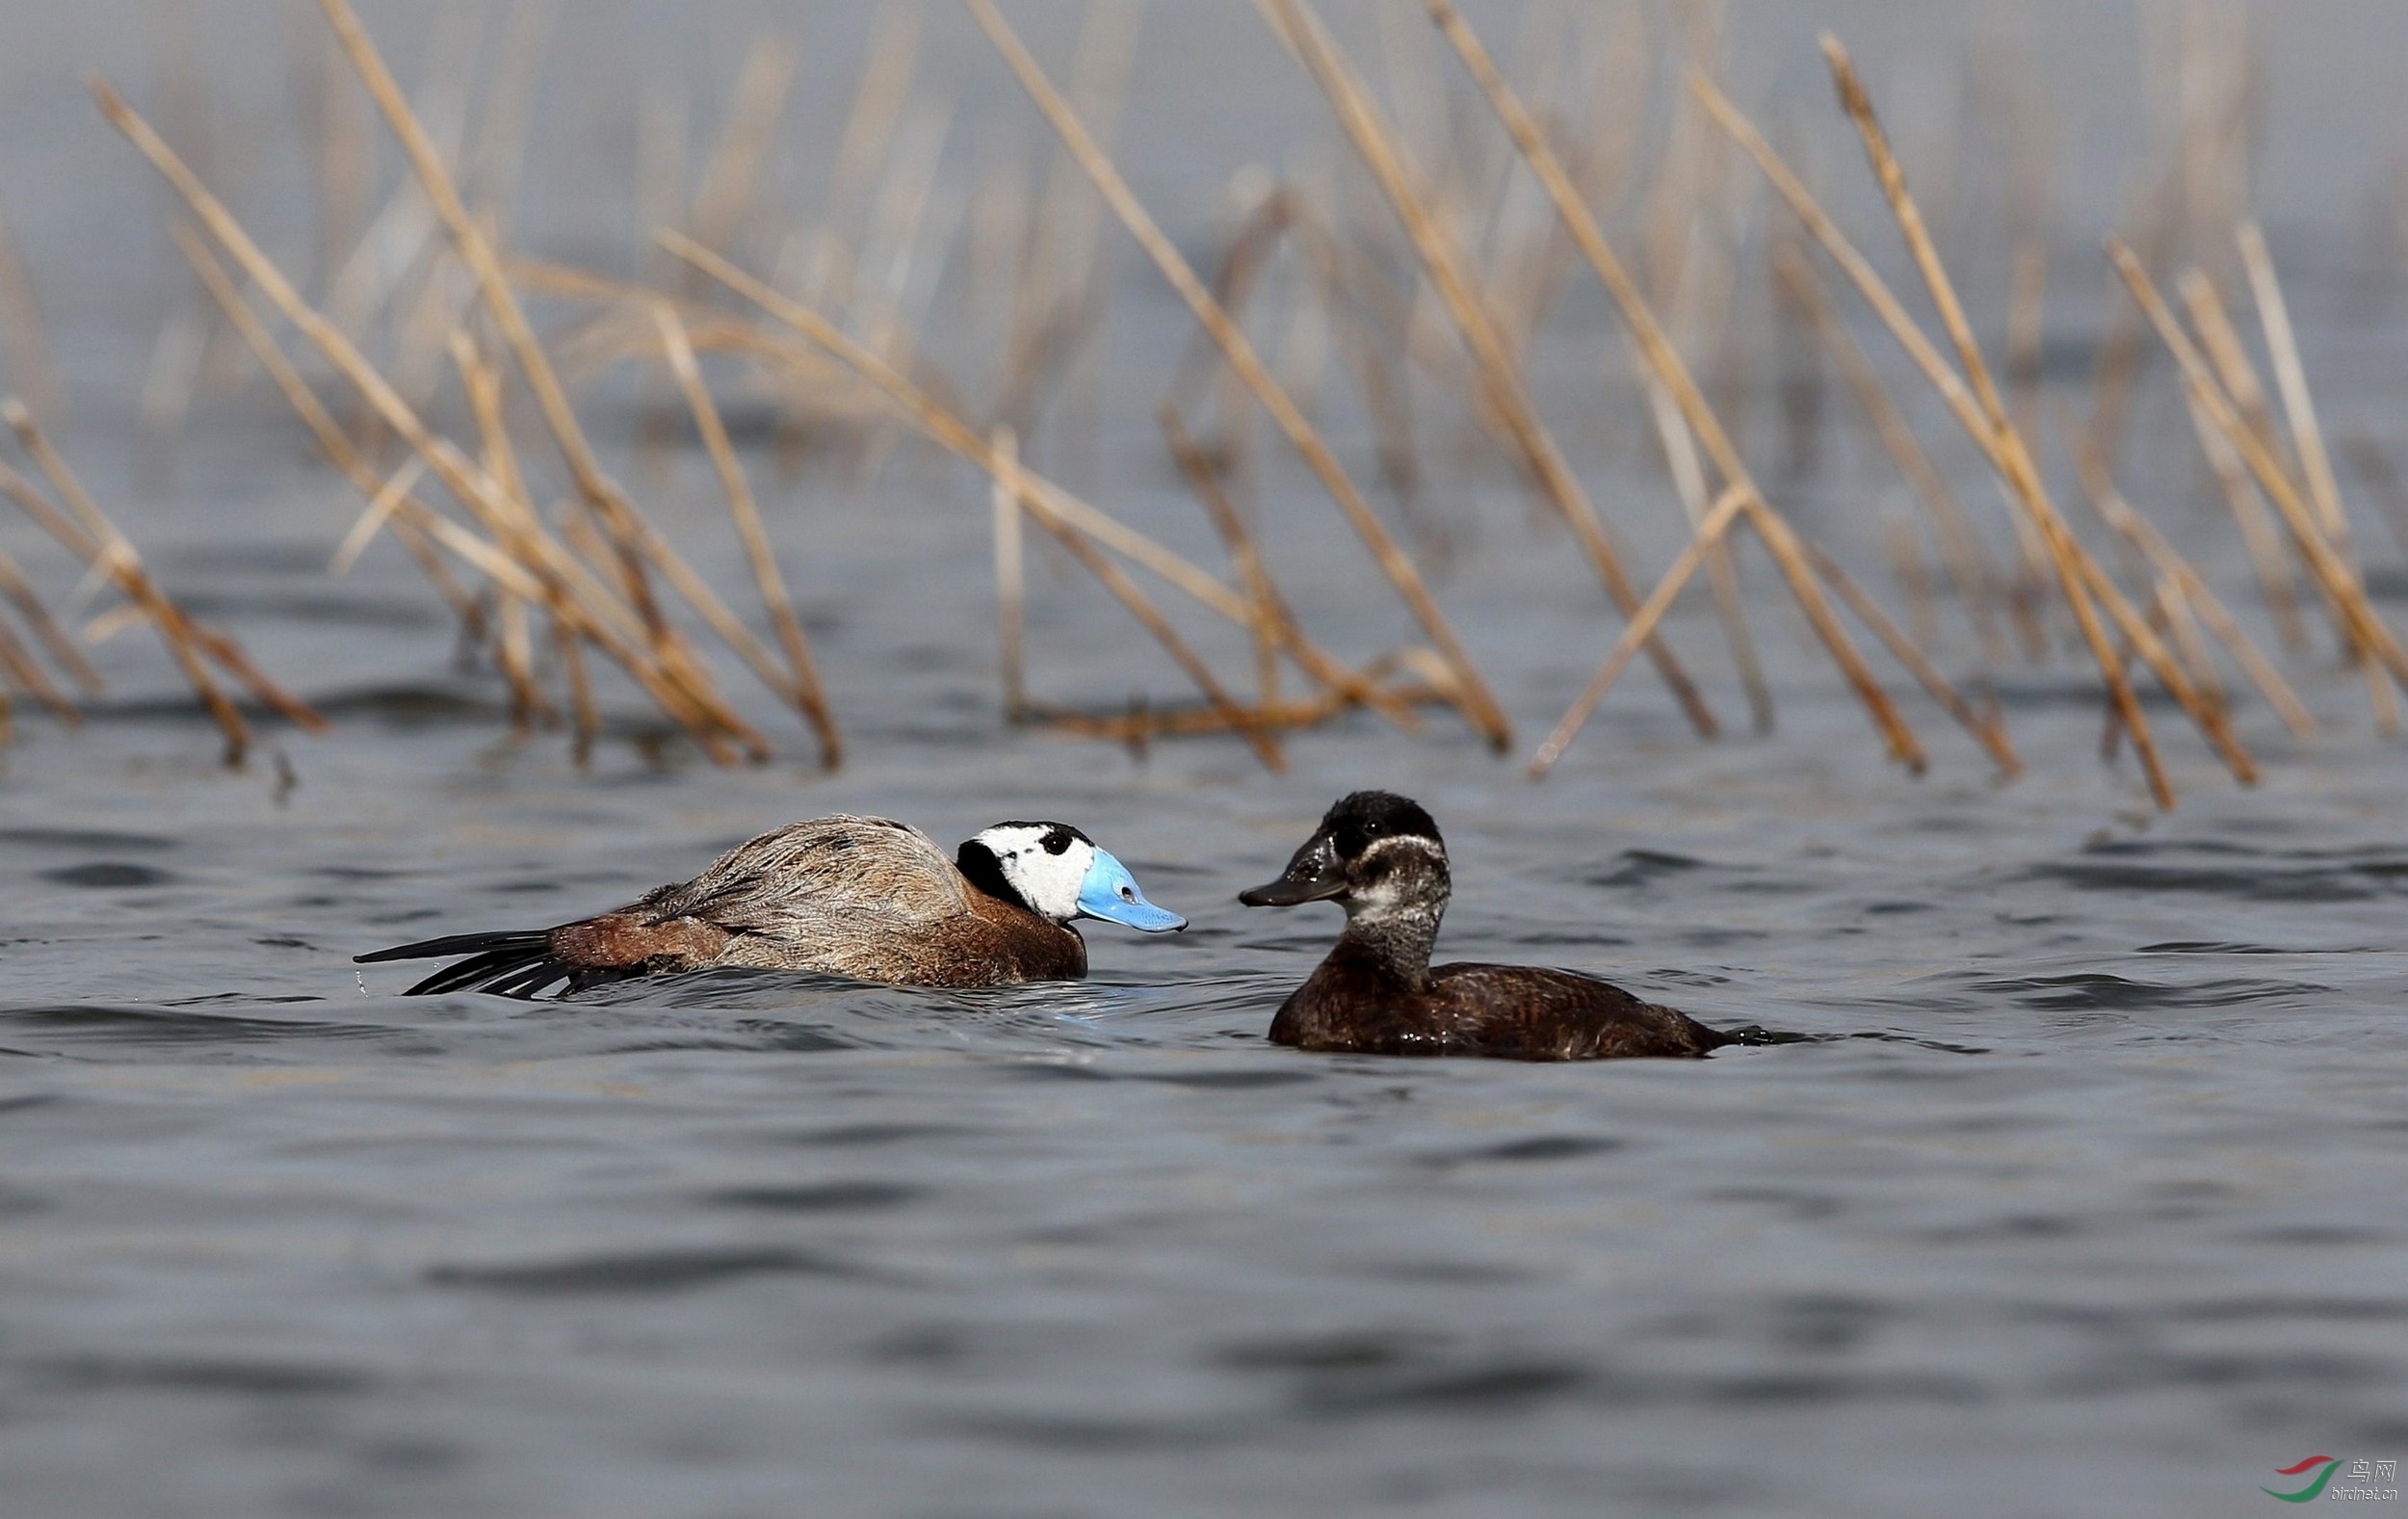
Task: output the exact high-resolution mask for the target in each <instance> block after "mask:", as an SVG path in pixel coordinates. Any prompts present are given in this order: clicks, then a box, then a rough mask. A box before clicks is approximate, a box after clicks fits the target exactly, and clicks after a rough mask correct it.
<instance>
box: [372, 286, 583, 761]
mask: <svg viewBox="0 0 2408 1519" xmlns="http://www.w3.org/2000/svg"><path fill="white" fill-rule="evenodd" d="M451 350H452V364H453V367H454V368H455V369H457V370H458V371H459V380H460V388H461V389H462V390H464V391H465V392H466V393H467V396H468V410H469V414H470V415H471V416H473V417H474V418H475V419H476V423H477V432H478V436H479V438H480V440H481V441H482V443H483V454H484V470H485V474H486V475H487V476H489V477H490V478H491V479H492V480H493V482H494V484H495V485H497V486H499V487H500V490H501V493H502V495H503V497H504V498H505V499H506V500H508V501H510V503H511V504H512V505H513V507H514V508H515V509H516V511H518V513H519V514H520V516H521V517H522V519H531V518H532V517H533V516H534V514H535V507H534V504H533V502H532V500H531V499H530V497H529V496H528V493H527V482H526V479H525V477H524V476H522V475H521V474H520V473H519V470H518V455H517V451H516V450H515V449H513V448H512V447H511V446H510V426H509V424H508V423H507V422H506V421H505V420H504V419H503V415H502V373H501V371H500V370H499V369H498V368H496V367H495V366H494V365H492V364H490V363H488V362H486V361H485V357H484V354H483V353H481V352H480V351H479V350H478V348H477V343H476V340H475V339H474V338H472V337H470V336H469V335H468V330H467V328H465V327H454V328H453V329H452V335H451ZM423 463H424V461H423V460H421V459H418V458H412V459H411V460H410V464H411V465H412V466H422V465H423ZM414 478H415V469H414V468H413V470H412V475H411V479H414ZM409 484H410V481H409V480H406V479H404V477H402V476H399V475H396V476H395V477H394V478H393V479H392V480H391V481H389V482H387V483H386V485H385V488H384V492H383V493H382V494H380V495H379V496H378V497H377V499H376V500H375V501H374V502H372V503H371V504H370V505H369V509H368V511H367V512H366V513H365V514H364V515H363V516H362V519H361V520H362V522H363V523H364V524H366V523H373V522H374V521H376V520H379V519H380V518H382V517H383V516H385V515H386V514H388V513H389V512H390V511H391V508H392V503H394V502H397V501H398V500H399V499H400V498H401V496H402V495H403V494H405V493H406V491H407V488H408V485H409ZM397 486H398V487H399V488H398V489H397V488H396V487H397ZM371 531H373V529H372V530H371ZM366 540H367V535H366V534H363V533H362V532H360V530H359V529H356V528H354V529H353V532H352V537H351V538H350V539H349V540H347V543H348V542H358V543H361V544H363V545H364V544H365V542H366ZM499 595H500V598H501V610H500V614H499V617H498V620H499V621H500V623H501V628H500V631H499V636H498V637H497V638H496V639H495V640H494V643H493V650H494V659H495V663H496V664H498V665H500V666H501V668H502V678H503V679H504V680H505V681H507V682H508V683H509V685H510V725H511V726H512V727H513V728H514V729H518V730H522V731H523V730H524V729H526V728H527V727H529V726H530V725H532V724H533V723H535V722H537V721H543V722H549V721H551V720H553V718H554V716H555V715H556V714H555V713H554V711H553V709H552V704H551V702H550V701H548V700H546V699H545V697H544V694H543V690H542V688H541V687H540V686H538V685H537V684H536V677H535V651H534V648H533V646H532V644H531V642H530V641H529V638H528V634H527V606H528V604H527V602H525V601H524V600H521V599H520V598H519V597H516V596H513V595H511V594H510V592H508V591H506V590H505V591H500V592H499Z"/></svg>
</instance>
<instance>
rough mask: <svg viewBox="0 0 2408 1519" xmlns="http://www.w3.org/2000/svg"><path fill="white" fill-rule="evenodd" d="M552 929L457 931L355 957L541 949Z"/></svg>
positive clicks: (368, 960)
mask: <svg viewBox="0 0 2408 1519" xmlns="http://www.w3.org/2000/svg"><path fill="white" fill-rule="evenodd" d="M551 936H552V930H549V929H506V930H502V931H500V932H494V931H491V930H487V931H486V932H484V933H454V934H448V935H446V936H445V937H443V938H440V939H420V940H419V941H418V942H417V943H415V944H396V945H395V946H393V947H392V948H391V949H389V950H371V951H369V952H368V953H367V954H365V955H354V956H352V959H353V961H354V962H356V963H358V964H361V965H373V964H375V963H376V962H377V961H379V960H432V959H441V958H443V957H445V956H453V955H482V954H484V952H486V951H487V950H539V949H542V948H543V947H544V946H545V945H546V944H548V943H549V942H550V941H551Z"/></svg>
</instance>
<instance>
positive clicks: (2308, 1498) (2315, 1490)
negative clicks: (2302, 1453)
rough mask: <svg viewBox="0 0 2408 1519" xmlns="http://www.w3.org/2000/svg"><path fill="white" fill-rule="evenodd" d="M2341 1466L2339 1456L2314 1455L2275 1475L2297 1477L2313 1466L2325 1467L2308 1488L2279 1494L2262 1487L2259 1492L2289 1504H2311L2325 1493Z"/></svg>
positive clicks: (2276, 1470) (2281, 1469) (2269, 1488)
mask: <svg viewBox="0 0 2408 1519" xmlns="http://www.w3.org/2000/svg"><path fill="white" fill-rule="evenodd" d="M2341 1464H2342V1458H2341V1457H2340V1456H2338V1455H2312V1456H2310V1457H2308V1458H2307V1459H2306V1460H2304V1461H2302V1462H2300V1463H2299V1464H2298V1465H2296V1466H2284V1467H2277V1468H2276V1469H2275V1473H2274V1475H2275V1476H2277V1477H2297V1476H2298V1475H2299V1474H2300V1473H2302V1472H2304V1471H2306V1470H2307V1469H2308V1468H2309V1467H2311V1466H2321V1467H2323V1468H2324V1470H2322V1471H2320V1472H2318V1473H2316V1480H2315V1481H2312V1482H2310V1483H2309V1484H2308V1485H2307V1486H2305V1487H2302V1488H2301V1489H2299V1491H2297V1492H2295V1493H2278V1492H2276V1491H2275V1490H2274V1489H2273V1488H2271V1487H2261V1488H2259V1489H2258V1491H2260V1492H2262V1493H2264V1494H2265V1495H2266V1496H2267V1497H2268V1498H2280V1499H2281V1500H2283V1502H2285V1503H2287V1504H2304V1503H2310V1502H2313V1501H2314V1500H2315V1499H2316V1498H2317V1497H2318V1496H2320V1495H2321V1494H2322V1493H2323V1491H2324V1484H2325V1483H2327V1482H2329V1481H2331V1480H2333V1472H2334V1469H2335V1468H2337V1467H2339V1466H2340V1465H2341Z"/></svg>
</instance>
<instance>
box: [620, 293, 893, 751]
mask: <svg viewBox="0 0 2408 1519" xmlns="http://www.w3.org/2000/svg"><path fill="white" fill-rule="evenodd" d="M652 316H653V320H654V322H656V323H657V324H658V325H659V327H660V331H661V346H662V348H663V349H664V350H665V351H666V352H667V354H668V363H669V368H670V369H671V370H673V371H675V373H676V376H677V383H678V386H679V388H681V389H683V390H684V391H685V393H686V405H687V406H688V408H689V409H691V410H692V411H693V412H694V428H695V430H696V431H697V432H700V433H701V434H702V446H703V448H704V449H705V450H707V451H708V452H709V454H710V456H711V463H712V465H713V467H715V468H716V469H717V470H718V471H719V477H720V490H721V491H722V492H723V493H724V494H725V495H726V497H727V514H728V515H729V516H730V517H732V518H734V519H735V523H736V535H737V537H739V538H741V539H742V540H743V542H744V548H745V558H746V560H747V561H748V562H749V563H751V565H752V579H753V585H754V586H755V588H756V589H759V591H760V593H761V604H762V605H763V606H764V607H766V608H767V609H769V614H770V624H771V626H772V627H774V628H775V629H776V630H777V641H778V644H779V646H780V648H782V649H783V650H784V652H785V655H786V669H785V670H784V671H780V670H778V669H777V668H776V667H775V666H774V665H773V664H772V663H771V661H770V659H769V655H768V651H767V650H765V649H762V648H761V647H760V644H759V642H758V641H757V640H755V639H753V638H752V636H751V634H750V633H749V631H747V630H746V629H744V628H743V627H742V625H741V624H740V625H739V626H738V628H737V631H738V632H741V633H744V635H745V637H744V641H743V643H742V644H740V645H738V651H739V652H740V653H743V654H744V655H745V657H746V662H747V663H749V664H751V665H752V666H753V668H754V672H755V673H756V674H758V675H760V677H761V679H762V681H763V683H764V684H766V685H768V686H769V687H770V688H771V689H772V690H779V691H783V692H784V693H785V694H786V695H787V697H788V699H789V700H791V701H792V702H794V704H795V706H796V707H797V708H798V710H799V711H800V712H801V713H802V716H803V719H804V720H805V721H807V722H809V723H810V724H811V730H812V732H813V733H814V734H816V735H817V736H818V738H819V741H820V768H821V769H822V770H830V771H832V770H834V769H836V768H837V767H838V766H840V765H842V764H843V763H844V761H845V741H844V738H843V737H842V735H840V734H839V733H838V732H837V730H836V719H835V716H834V715H833V714H832V713H830V712H829V710H828V705H827V695H826V693H825V691H824V689H823V688H822V686H821V684H820V672H819V667H818V666H817V665H816V664H814V663H813V661H812V658H811V641H810V640H808V639H806V638H805V637H803V632H802V619H801V618H800V617H799V616H798V615H796V614H795V604H794V601H793V599H792V598H791V597H790V596H788V594H787V592H786V579H785V577H784V576H783V575H781V574H779V573H778V569H777V553H776V550H774V549H773V548H772V547H771V546H770V534H769V529H768V528H766V527H765V526H763V525H762V522H761V509H760V508H759V506H758V505H756V504H755V503H754V501H753V499H752V485H751V483H750V482H748V481H747V480H746V478H745V471H744V465H743V464H742V463H741V462H739V461H738V459H737V458H736V449H735V445H734V444H733V443H731V442H729V441H728V437H727V426H726V424H725V423H724V422H722V421H721V420H720V409H719V406H717V404H715V403H714V402H713V401H712V400H711V389H710V387H709V386H708V385H706V384H704V383H703V382H702V367H701V365H700V364H699V363H698V362H696V360H695V358H694V343H693V341H692V340H691V339H690V338H689V337H688V336H687V333H686V325H685V324H684V323H683V322H681V321H679V320H678V318H677V310H676V308H675V307H674V306H672V305H670V304H669V303H668V302H667V301H656V302H655V303H654V304H653V307H652Z"/></svg>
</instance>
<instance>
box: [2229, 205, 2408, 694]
mask: <svg viewBox="0 0 2408 1519" xmlns="http://www.w3.org/2000/svg"><path fill="white" fill-rule="evenodd" d="M2236 241H2237V242H2238V244H2239V246H2240V261H2241V267H2242V268H2243V269H2244V270H2246V271H2247V272H2248V275H2249V289H2250V293H2251V295H2252V296H2253V297H2254V298H2255V299H2256V301H2257V303H2258V320H2259V323H2260V325H2261V326H2262V327H2264V331H2265V348H2266V354H2267V355H2268V356H2269V357H2270V358H2271V359H2272V360H2273V364H2274V380H2275V384H2276V386H2277V387H2278V388H2279V389H2280V390H2281V391H2282V395H2283V414H2284V415H2285V417H2287V418H2288V419H2289V420H2290V430H2291V446H2292V448H2293V449H2294V450H2295V451H2296V452H2297V454H2298V457H2299V473H2300V475H2301V476H2302V478H2304V479H2305V480H2306V482H2307V485H2308V500H2309V501H2310V503H2312V504H2313V505H2314V506H2315V507H2316V516H2317V517H2318V519H2319V520H2321V521H2322V523H2323V524H2324V532H2325V536H2326V537H2329V538H2330V539H2332V543H2333V552H2334V553H2335V554H2336V555H2338V556H2339V557H2340V558H2341V561H2342V563H2344V564H2346V565H2348V566H2349V570H2350V574H2351V577H2352V578H2353V579H2356V578H2357V577H2358V552H2357V549H2356V547H2355V545H2353V544H2352V543H2351V542H2350V538H2349V517H2348V515H2347V514H2346V513H2345V512H2343V511H2342V492H2341V483H2340V482H2339V481H2338V480H2336V479H2334V477H2333V461H2332V458H2331V457H2330V456H2329V455H2328V454H2327V453H2326V452H2325V448H2324V430H2323V428H2322V427H2320V426H2319V425H2318V424H2317V422H2316V401H2315V398H2314V397H2313V396H2311V395H2310V394H2309V391H2308V370H2307V366H2306V365H2304V364H2302V363H2301V362H2300V359H2299V343H2298V339H2297V338H2296V337H2295V336H2293V334H2292V332H2291V325H2290V305H2289V304H2288V303H2287V302H2286V301H2284V299H2283V282H2282V280H2281V279H2279V278H2278V277H2276V275H2275V273H2274V255H2273V254H2272V253H2271V252H2269V251H2268V250H2267V249H2266V246H2265V234H2264V232H2262V231H2260V230H2259V228H2258V223H2256V222H2255V221H2244V222H2243V223H2241V224H2240V230H2239V231H2238V233H2237V234H2236ZM2203 279H2204V276H2203ZM2346 642H2347V643H2348V649H2349V657H2350V660H2351V662H2352V663H2354V664H2356V665H2359V666H2361V667H2362V668H2365V670H2366V675H2367V695H2368V698H2369V700H2370V701H2372V702H2373V704H2374V724H2375V726H2376V728H2378V729H2379V730H2381V731H2382V732H2385V733H2396V732H2398V731H2399V703H2398V701H2397V699H2396V697H2395V694H2394V693H2393V691H2392V689H2391V686H2390V684H2389V683H2388V682H2386V681H2385V680H2384V679H2383V678H2382V677H2381V676H2380V675H2379V674H2377V673H2376V672H2375V669H2374V667H2373V662H2372V661H2370V660H2369V659H2368V658H2367V657H2366V651H2365V650H2364V649H2363V648H2362V647H2360V646H2359V644H2358V642H2357V641H2356V640H2355V639H2354V638H2352V639H2347V640H2346Z"/></svg>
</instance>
